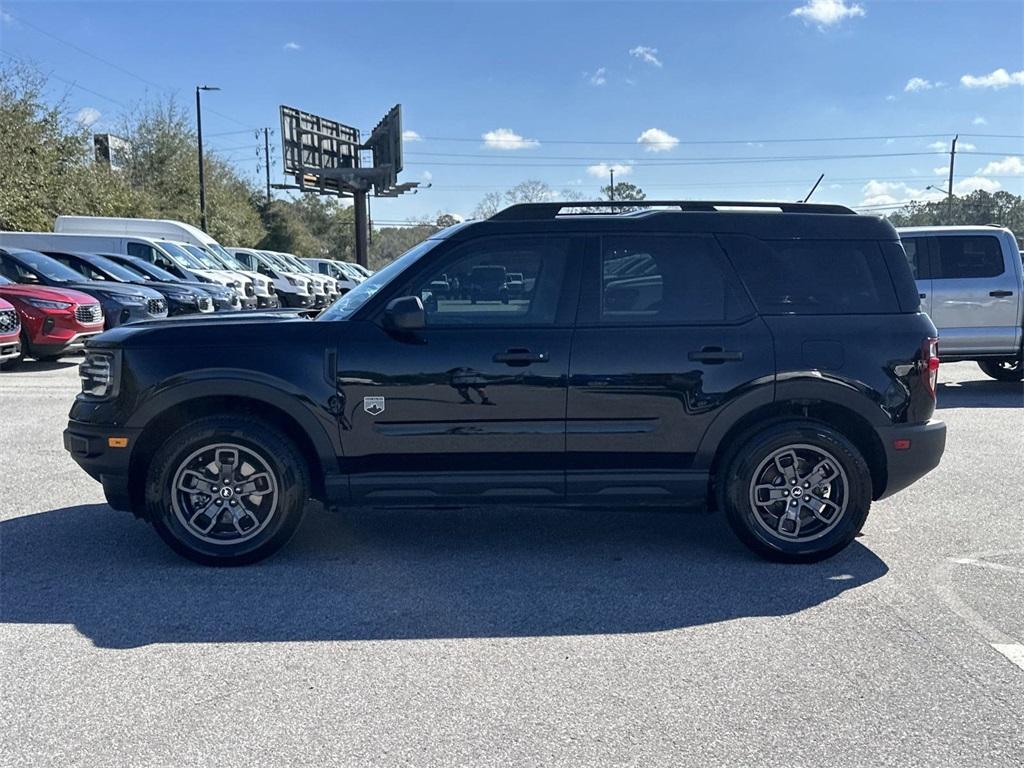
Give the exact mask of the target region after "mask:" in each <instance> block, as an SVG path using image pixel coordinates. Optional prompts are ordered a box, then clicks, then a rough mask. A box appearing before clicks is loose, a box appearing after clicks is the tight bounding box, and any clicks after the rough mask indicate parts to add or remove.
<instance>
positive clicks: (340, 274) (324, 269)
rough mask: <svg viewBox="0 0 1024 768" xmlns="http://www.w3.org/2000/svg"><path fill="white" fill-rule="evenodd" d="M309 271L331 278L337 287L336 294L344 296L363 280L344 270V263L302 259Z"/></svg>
mask: <svg viewBox="0 0 1024 768" xmlns="http://www.w3.org/2000/svg"><path fill="white" fill-rule="evenodd" d="M302 262H303V263H304V264H306V266H308V267H309V268H310V269H313V270H315V271H317V272H319V273H320V274H321V275H327V277H330V278H333V279H334V282H335V283H336V284H337V286H338V293H339V294H340V295H342V296H344V295H345V294H346V293H348V292H349V291H351V290H352V289H353V288H355V287H356V286H357V285H359V284H360V283H361V282H363V280H364V279H365V278H364V277H363V276H362V275H361V274H359V273H356V274H359V276H358V277H356V276H355V275H353V274H351V273H349V272H348V271H347V270H345V268H344V262H339V261H336V260H334V259H302Z"/></svg>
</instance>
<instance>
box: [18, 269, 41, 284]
mask: <svg viewBox="0 0 1024 768" xmlns="http://www.w3.org/2000/svg"><path fill="white" fill-rule="evenodd" d="M18 282H19V283H22V284H26V283H27V284H31V285H36V284H38V283H39V278H38V277H36V276H35V275H34V274H32V273H31V272H25V273H24V274H23V275H21V277H19V278H18Z"/></svg>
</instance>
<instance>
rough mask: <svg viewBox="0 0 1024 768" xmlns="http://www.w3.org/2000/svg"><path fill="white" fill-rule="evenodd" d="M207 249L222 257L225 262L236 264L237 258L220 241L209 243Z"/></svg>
mask: <svg viewBox="0 0 1024 768" xmlns="http://www.w3.org/2000/svg"><path fill="white" fill-rule="evenodd" d="M206 250H208V251H212V252H213V253H214V254H215V255H216V256H218V257H219V258H220V260H221V261H223V262H224V263H225V264H234V262H235V258H234V256H232V255H231V254H230V253H228V252H227V251H226V250H224V246H222V245H221V244H220V243H207V244H206Z"/></svg>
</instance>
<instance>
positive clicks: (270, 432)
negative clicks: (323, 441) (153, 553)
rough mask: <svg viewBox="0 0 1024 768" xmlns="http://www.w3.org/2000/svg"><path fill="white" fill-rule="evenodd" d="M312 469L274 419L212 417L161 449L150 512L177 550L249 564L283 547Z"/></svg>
mask: <svg viewBox="0 0 1024 768" xmlns="http://www.w3.org/2000/svg"><path fill="white" fill-rule="evenodd" d="M308 497H309V476H308V473H307V470H306V465H305V461H304V459H303V457H302V454H301V453H300V452H299V451H298V449H297V448H296V447H295V445H294V444H293V443H292V442H291V440H289V439H288V438H287V437H285V436H284V435H283V434H281V433H280V432H279V431H278V430H277V429H275V428H273V427H271V426H270V425H269V424H264V423H262V422H259V421H256V420H252V419H243V418H239V417H233V416H213V417H208V418H204V419H199V420H197V421H194V422H192V423H191V424H188V425H187V426H184V427H182V428H181V429H179V430H177V431H176V432H174V433H173V434H172V435H170V436H169V437H168V438H167V440H166V441H165V442H164V444H163V445H162V446H161V447H160V448H159V449H158V450H157V452H156V454H155V455H154V457H153V460H152V462H151V463H150V466H149V472H148V475H147V478H146V511H147V513H148V516H149V519H150V520H151V521H152V523H153V526H154V527H155V528H156V530H157V533H159V534H160V537H161V538H162V539H163V540H164V541H165V542H167V544H168V545H169V546H170V547H171V548H172V549H173V550H174V551H175V552H177V553H178V554H180V555H182V556H184V557H187V558H188V559H190V560H194V561H195V562H197V563H202V564H204V565H245V564H248V563H254V562H256V561H258V560H262V559H263V558H265V557H268V556H269V555H271V554H273V553H274V552H276V551H277V550H278V549H280V548H281V547H283V546H284V545H285V544H286V543H287V542H288V540H289V539H290V538H291V536H292V534H293V533H294V532H295V529H296V528H297V527H298V524H299V520H300V519H301V518H302V511H303V508H304V506H305V503H306V499H307V498H308Z"/></svg>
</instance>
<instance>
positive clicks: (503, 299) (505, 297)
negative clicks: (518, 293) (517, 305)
mask: <svg viewBox="0 0 1024 768" xmlns="http://www.w3.org/2000/svg"><path fill="white" fill-rule="evenodd" d="M498 297H499V298H500V299H501V303H502V304H508V300H509V295H508V291H502V292H501V293H500V294H498Z"/></svg>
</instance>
